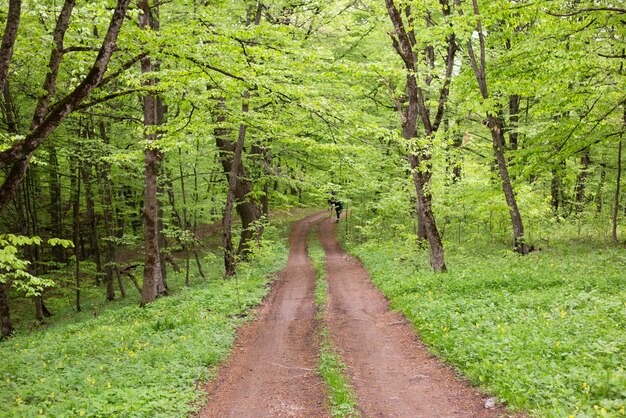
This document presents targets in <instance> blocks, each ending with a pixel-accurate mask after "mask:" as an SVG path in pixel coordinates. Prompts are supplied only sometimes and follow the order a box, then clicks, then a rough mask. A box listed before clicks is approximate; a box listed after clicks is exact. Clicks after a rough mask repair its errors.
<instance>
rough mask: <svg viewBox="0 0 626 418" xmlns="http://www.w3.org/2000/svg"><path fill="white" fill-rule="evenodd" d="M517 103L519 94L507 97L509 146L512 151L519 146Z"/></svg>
mask: <svg viewBox="0 0 626 418" xmlns="http://www.w3.org/2000/svg"><path fill="white" fill-rule="evenodd" d="M519 103H520V97H519V95H517V94H512V95H511V97H509V125H510V127H509V129H508V131H509V148H510V149H511V150H513V151H516V150H517V148H518V146H519V144H518V142H519V133H518V128H519V126H518V125H519Z"/></svg>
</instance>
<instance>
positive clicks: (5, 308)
mask: <svg viewBox="0 0 626 418" xmlns="http://www.w3.org/2000/svg"><path fill="white" fill-rule="evenodd" d="M8 287H9V286H8V284H6V283H0V341H1V340H3V339H4V338H5V337H10V336H11V335H12V334H13V321H11V309H10V307H9V295H8V292H7V289H8Z"/></svg>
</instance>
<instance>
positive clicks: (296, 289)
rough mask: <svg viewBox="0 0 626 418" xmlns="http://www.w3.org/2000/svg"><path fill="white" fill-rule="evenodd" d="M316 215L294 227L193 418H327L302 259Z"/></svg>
mask: <svg viewBox="0 0 626 418" xmlns="http://www.w3.org/2000/svg"><path fill="white" fill-rule="evenodd" d="M324 216H325V213H322V214H316V215H312V216H309V217H306V218H304V219H302V220H301V221H299V222H297V223H295V224H294V225H293V227H292V231H291V233H290V236H289V242H290V253H289V260H288V262H287V266H286V267H285V269H284V270H283V271H281V272H280V273H279V275H278V278H277V279H276V281H275V282H274V285H273V289H272V291H271V293H270V295H269V296H268V297H267V299H266V301H265V303H264V304H263V305H262V306H261V308H260V309H259V311H258V319H257V320H255V321H252V322H250V323H248V324H245V325H244V326H243V327H242V328H241V329H240V331H239V332H238V337H237V340H236V343H235V346H234V348H233V350H232V354H231V357H230V358H229V360H228V361H227V363H226V365H224V366H223V367H222V368H221V370H220V372H219V374H218V377H217V378H216V379H215V380H214V381H213V382H211V383H209V385H208V387H207V392H208V404H207V405H206V406H205V408H204V409H203V410H202V411H201V412H200V413H199V414H198V417H203V418H204V417H220V418H223V417H238V418H239V417H255V418H256V417H327V416H329V414H328V412H327V410H326V407H325V404H326V393H325V392H324V386H323V382H322V380H321V378H320V377H319V375H318V373H317V361H318V354H319V337H318V335H317V325H316V324H317V321H316V318H315V313H316V306H315V277H316V276H315V271H314V269H313V266H312V264H311V260H310V259H309V258H308V255H307V237H308V233H309V230H310V228H311V226H312V225H313V224H314V223H315V222H316V221H318V220H319V219H320V218H322V217H324Z"/></svg>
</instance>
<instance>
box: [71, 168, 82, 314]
mask: <svg viewBox="0 0 626 418" xmlns="http://www.w3.org/2000/svg"><path fill="white" fill-rule="evenodd" d="M75 164H76V171H75V176H76V188H75V189H74V188H72V194H73V195H74V196H72V213H73V216H72V218H73V221H74V222H73V224H74V228H73V229H74V232H73V237H72V239H73V241H74V258H75V260H74V261H75V262H76V270H75V278H76V312H80V311H81V306H80V285H81V283H80V254H79V251H78V249H79V247H78V240H79V239H80V178H81V168H82V167H80V165H81V164H80V161H79V160H78V159H76V160H75Z"/></svg>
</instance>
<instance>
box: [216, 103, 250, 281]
mask: <svg viewBox="0 0 626 418" xmlns="http://www.w3.org/2000/svg"><path fill="white" fill-rule="evenodd" d="M249 97H250V94H249V93H248V92H246V93H245V94H244V97H243V104H242V106H241V108H242V111H243V112H244V113H245V112H248V99H249ZM247 128H248V127H247V125H246V124H245V123H242V124H240V125H239V136H238V137H237V143H236V145H235V150H234V154H233V159H232V166H231V169H230V174H229V176H228V194H227V196H226V208H225V209H224V220H223V224H222V227H223V242H222V244H223V246H224V276H225V277H227V278H228V277H231V276H233V275H234V274H235V264H236V261H235V253H234V248H233V241H232V233H231V227H232V213H233V206H234V205H235V193H236V189H237V175H238V174H239V166H240V165H241V154H242V152H243V143H244V140H245V138H246V130H247ZM242 222H243V218H242ZM244 228H245V227H244ZM240 245H241V243H240Z"/></svg>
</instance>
